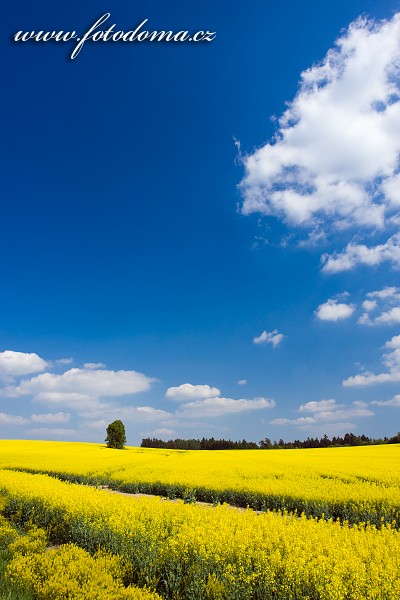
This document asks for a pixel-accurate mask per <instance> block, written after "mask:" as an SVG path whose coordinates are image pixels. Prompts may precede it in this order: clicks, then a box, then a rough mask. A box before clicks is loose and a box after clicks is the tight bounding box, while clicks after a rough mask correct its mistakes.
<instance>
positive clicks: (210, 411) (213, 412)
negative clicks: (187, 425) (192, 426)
mask: <svg viewBox="0 0 400 600" xmlns="http://www.w3.org/2000/svg"><path fill="white" fill-rule="evenodd" d="M274 406H275V401H274V400H270V399H269V398H254V399H253V400H245V399H240V400H234V399H233V398H221V397H218V398H206V399H205V400H196V401H194V402H188V403H187V404H184V405H183V406H182V407H181V409H180V412H181V415H183V416H185V417H187V416H191V417H193V416H195V417H220V416H222V415H227V414H235V413H242V412H248V411H252V410H260V409H267V408H273V407H274Z"/></svg>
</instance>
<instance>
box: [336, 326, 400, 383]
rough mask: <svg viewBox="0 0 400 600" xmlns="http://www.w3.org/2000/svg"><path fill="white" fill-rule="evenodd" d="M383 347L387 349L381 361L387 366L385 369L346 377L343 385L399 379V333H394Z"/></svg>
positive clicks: (386, 381)
mask: <svg viewBox="0 0 400 600" xmlns="http://www.w3.org/2000/svg"><path fill="white" fill-rule="evenodd" d="M385 348H387V349H389V350H390V352H387V353H385V354H384V355H383V358H382V362H383V364H384V365H385V366H386V367H387V371H386V372H383V373H379V374H378V375H375V374H374V373H370V372H369V371H366V372H365V373H360V374H359V375H354V376H353V377H348V378H347V379H345V380H344V381H343V385H344V386H345V387H356V386H367V385H372V384H375V383H389V382H395V381H400V335H395V336H393V337H392V339H391V340H389V341H388V342H386V344H385Z"/></svg>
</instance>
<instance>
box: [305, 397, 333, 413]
mask: <svg viewBox="0 0 400 600" xmlns="http://www.w3.org/2000/svg"><path fill="white" fill-rule="evenodd" d="M337 406H338V405H337V403H336V400H334V399H333V398H331V399H329V400H318V401H311V402H306V403H305V404H300V406H299V412H312V413H315V412H323V411H326V410H332V409H334V410H336V408H337Z"/></svg>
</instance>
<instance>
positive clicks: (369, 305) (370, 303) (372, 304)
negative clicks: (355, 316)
mask: <svg viewBox="0 0 400 600" xmlns="http://www.w3.org/2000/svg"><path fill="white" fill-rule="evenodd" d="M377 305H378V303H377V301H376V300H364V302H363V303H362V307H363V309H364V310H366V311H367V312H370V311H371V310H374V309H375V308H376V307H377Z"/></svg>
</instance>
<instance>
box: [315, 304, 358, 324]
mask: <svg viewBox="0 0 400 600" xmlns="http://www.w3.org/2000/svg"><path fill="white" fill-rule="evenodd" d="M353 312H354V306H353V305H352V304H344V303H343V302H337V301H336V300H332V299H330V300H328V301H327V302H325V303H324V304H320V306H319V307H318V308H317V310H316V311H315V316H316V317H317V319H319V320H320V321H339V320H340V319H347V318H348V317H351V315H352V314H353Z"/></svg>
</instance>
